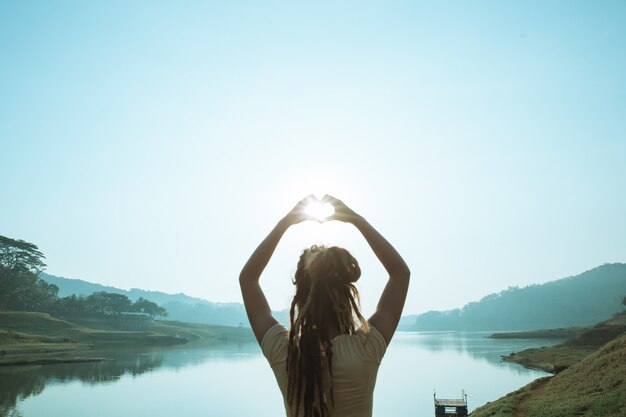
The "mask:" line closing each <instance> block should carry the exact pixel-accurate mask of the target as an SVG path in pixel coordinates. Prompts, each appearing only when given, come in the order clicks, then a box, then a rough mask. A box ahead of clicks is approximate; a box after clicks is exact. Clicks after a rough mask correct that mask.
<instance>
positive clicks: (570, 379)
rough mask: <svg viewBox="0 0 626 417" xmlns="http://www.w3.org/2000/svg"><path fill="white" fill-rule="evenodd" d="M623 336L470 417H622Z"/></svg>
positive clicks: (625, 388) (625, 404)
mask: <svg viewBox="0 0 626 417" xmlns="http://www.w3.org/2000/svg"><path fill="white" fill-rule="evenodd" d="M624 375H626V335H623V336H621V337H619V338H617V339H616V340H614V341H612V342H609V343H608V344H606V345H605V346H603V347H602V348H600V349H599V350H598V351H596V352H594V353H591V354H589V355H587V356H586V357H585V358H583V359H582V360H580V361H579V362H577V363H575V364H573V365H571V366H570V367H569V368H567V369H565V370H563V371H562V372H560V373H559V374H558V375H556V376H554V377H546V378H540V379H538V380H536V381H533V382H532V383H530V384H528V385H526V386H525V387H523V388H521V389H519V390H517V391H515V392H512V393H510V394H508V395H506V396H505V397H502V398H500V399H499V400H497V401H494V402H492V403H487V404H486V405H484V406H482V407H480V408H477V409H476V410H474V412H472V414H471V416H472V417H513V416H515V417H562V416H587V417H623V416H625V415H626V383H625V381H624Z"/></svg>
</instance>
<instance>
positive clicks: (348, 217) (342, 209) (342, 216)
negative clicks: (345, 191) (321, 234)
mask: <svg viewBox="0 0 626 417" xmlns="http://www.w3.org/2000/svg"><path fill="white" fill-rule="evenodd" d="M321 201H322V203H330V204H332V206H333V207H334V208H335V213H334V214H332V215H331V216H328V218H327V219H326V220H327V221H328V220H339V221H341V222H347V223H352V221H353V220H355V219H356V218H358V217H359V215H358V214H356V212H355V211H354V210H352V209H351V208H350V207H348V206H347V205H346V204H345V203H344V202H343V201H341V200H339V199H337V198H335V197H333V196H331V195H328V194H326V195H325V196H324V197H323V198H322V200H321Z"/></svg>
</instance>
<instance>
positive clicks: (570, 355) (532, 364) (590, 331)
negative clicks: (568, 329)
mask: <svg viewBox="0 0 626 417" xmlns="http://www.w3.org/2000/svg"><path fill="white" fill-rule="evenodd" d="M624 333H626V312H623V313H621V314H617V315H615V316H614V317H612V318H611V319H609V320H606V321H603V322H602V323H598V324H596V325H595V326H593V327H590V328H585V329H583V331H582V332H580V333H578V334H576V335H575V336H574V337H572V338H571V339H568V340H566V341H565V342H563V343H560V344H558V345H556V346H552V347H542V348H533V349H526V350H523V351H521V352H517V353H512V354H510V355H508V356H504V357H503V358H502V359H503V360H504V361H507V362H515V363H519V364H520V365H522V366H524V367H526V368H530V369H539V370H542V371H546V372H551V373H559V372H561V371H562V370H564V369H567V368H568V367H569V366H571V365H573V364H575V363H576V362H578V361H580V360H581V359H583V358H584V357H586V356H587V355H589V354H590V353H592V352H595V351H596V350H598V349H599V348H600V347H601V346H604V345H605V344H606V343H608V342H610V341H612V340H614V339H616V338H618V337H620V336H621V335H622V334H624Z"/></svg>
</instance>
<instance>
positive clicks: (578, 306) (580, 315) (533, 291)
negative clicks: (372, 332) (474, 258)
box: [400, 263, 626, 331]
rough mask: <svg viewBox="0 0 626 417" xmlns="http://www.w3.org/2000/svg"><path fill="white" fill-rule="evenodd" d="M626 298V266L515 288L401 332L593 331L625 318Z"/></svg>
mask: <svg viewBox="0 0 626 417" xmlns="http://www.w3.org/2000/svg"><path fill="white" fill-rule="evenodd" d="M625 295H626V264H621V263H614V264H605V265H602V266H599V267H597V268H594V269H591V270H589V271H586V272H583V273H582V274H579V275H576V276H572V277H568V278H563V279H559V280H556V281H550V282H547V283H544V284H535V285H530V286H527V287H523V288H518V287H509V288H508V289H506V290H504V291H502V292H500V293H494V294H489V295H487V296H485V297H483V298H482V299H481V300H480V301H475V302H471V303H468V304H466V305H465V306H464V307H463V308H460V309H454V310H448V311H429V312H427V313H423V314H420V315H417V316H407V317H403V319H402V322H401V327H400V328H401V329H403V330H421V331H430V330H432V331H439V330H465V331H478V330H507V331H508V330H534V329H553V328H559V327H573V326H589V325H593V324H595V323H597V322H600V321H603V320H606V319H608V318H610V317H611V316H613V315H614V314H616V313H618V312H620V311H621V310H622V307H623V306H622V300H623V298H624V296H625Z"/></svg>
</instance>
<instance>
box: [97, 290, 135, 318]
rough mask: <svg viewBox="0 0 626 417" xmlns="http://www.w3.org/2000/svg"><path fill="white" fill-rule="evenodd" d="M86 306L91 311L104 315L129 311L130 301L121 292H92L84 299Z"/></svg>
mask: <svg viewBox="0 0 626 417" xmlns="http://www.w3.org/2000/svg"><path fill="white" fill-rule="evenodd" d="M85 304H86V308H87V309H88V311H90V312H92V313H99V314H105V315H109V316H110V315H114V314H119V313H122V312H124V311H130V306H131V304H132V303H131V301H130V300H129V299H128V297H127V296H125V295H123V294H115V293H110V292H106V291H98V292H94V293H93V294H91V295H90V296H88V297H87V298H86V300H85Z"/></svg>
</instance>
